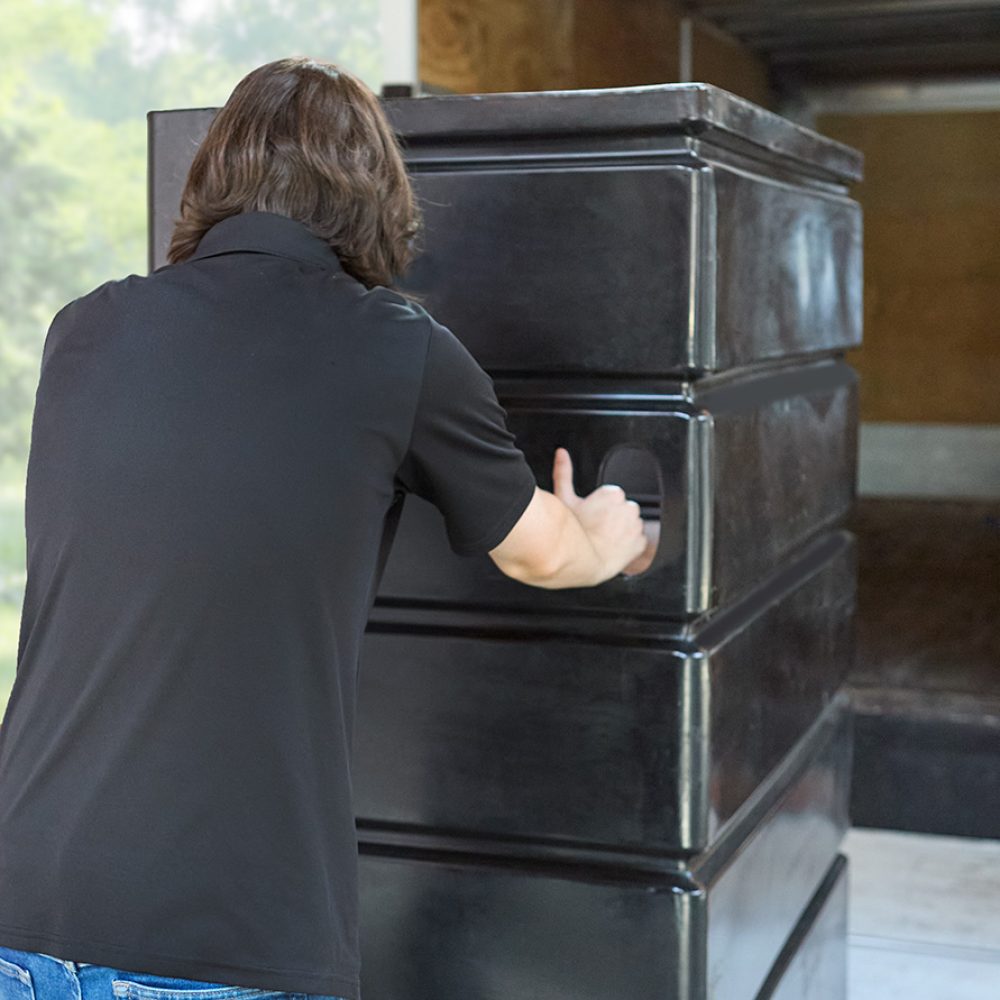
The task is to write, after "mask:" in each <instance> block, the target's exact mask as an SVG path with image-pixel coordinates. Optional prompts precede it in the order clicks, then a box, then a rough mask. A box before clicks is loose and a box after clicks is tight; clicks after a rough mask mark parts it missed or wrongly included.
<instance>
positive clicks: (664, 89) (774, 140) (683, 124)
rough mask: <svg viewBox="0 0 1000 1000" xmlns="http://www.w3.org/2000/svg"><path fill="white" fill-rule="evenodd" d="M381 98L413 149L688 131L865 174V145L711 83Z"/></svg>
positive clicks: (823, 169)
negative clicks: (841, 138)
mask: <svg viewBox="0 0 1000 1000" xmlns="http://www.w3.org/2000/svg"><path fill="white" fill-rule="evenodd" d="M382 103H383V107H384V108H385V110H386V114H387V115H388V117H389V120H390V121H391V123H392V125H393V128H394V129H395V130H396V132H397V133H398V134H399V135H400V137H401V138H403V139H404V140H405V141H406V144H407V145H408V146H410V147H414V148H415V149H419V148H420V147H421V146H428V145H430V146H436V147H441V146H446V145H449V144H451V143H452V142H455V143H461V142H465V143H468V142H469V141H474V140H476V139H483V140H485V139H491V140H494V141H495V140H500V139H503V138H504V137H509V138H516V137H526V136H531V135H537V136H539V137H543V136H544V137H546V138H547V139H550V140H551V139H556V140H558V139H559V138H561V137H567V138H568V137H572V136H577V137H584V136H599V135H605V136H607V135H608V134H618V135H620V136H625V135H628V134H630V133H631V134H638V133H645V134H647V135H650V134H652V135H656V134H661V135H671V134H673V135H676V134H686V135H690V136H695V137H699V138H700V139H702V140H703V141H705V142H708V143H713V142H714V143H716V144H719V145H723V146H728V147H730V148H733V149H738V150H743V151H744V152H747V153H750V154H751V155H757V156H760V155H761V153H762V151H763V152H764V153H765V154H766V155H767V156H769V158H771V159H773V160H777V161H782V162H784V164H785V165H787V166H792V167H793V168H794V167H795V166H798V167H799V169H800V170H801V169H803V168H805V169H806V172H809V173H820V174H823V175H828V176H830V177H831V178H833V179H836V180H837V181H840V182H847V181H858V180H860V179H861V177H862V164H863V154H862V153H861V151H860V150H857V149H854V148H853V147H852V146H848V145H845V144H844V143H842V142H838V141H837V140H835V139H831V138H829V137H828V136H825V135H822V134H821V133H819V132H817V131H815V130H814V129H810V128H807V127H806V126H804V125H800V124H798V123H797V122H793V121H791V120H790V119H788V118H785V117H783V116H782V115H779V114H777V113H776V112H774V111H770V110H768V109H767V108H763V107H761V106H760V105H758V104H754V103H753V102H752V101H748V100H746V98H743V97H739V96H738V95H736V94H733V93H730V92H729V91H728V90H723V89H722V88H721V87H716V86H714V85H713V84H709V83H662V84H649V85H646V86H639V87H609V88H601V89H589V90H586V89H584V90H534V91H516V92H506V93H487V94H427V95H420V96H417V97H387V98H384V99H383V102H382Z"/></svg>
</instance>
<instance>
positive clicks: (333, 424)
mask: <svg viewBox="0 0 1000 1000" xmlns="http://www.w3.org/2000/svg"><path fill="white" fill-rule="evenodd" d="M534 489H535V477H534V475H533V474H532V471H531V469H530V467H529V466H528V464H527V462H526V461H525V457H524V454H523V453H522V452H521V450H520V449H519V448H518V447H517V446H516V444H515V441H514V439H513V436H512V434H511V433H510V432H509V431H508V429H507V426H506V422H505V414H504V411H503V409H502V408H501V406H500V404H499V403H498V401H497V399H496V396H495V394H494V386H493V382H492V380H491V378H490V377H489V376H488V375H487V374H486V373H485V372H484V371H483V370H482V368H480V366H479V365H478V364H477V363H476V361H475V360H474V359H473V357H472V355H471V354H470V353H469V352H468V351H467V350H466V348H465V347H464V346H463V345H462V344H461V343H460V342H459V340H458V339H457V338H456V336H455V335H454V334H453V333H451V332H450V331H449V330H448V329H447V328H446V327H444V326H442V325H441V324H439V323H437V322H436V321H435V320H434V319H432V318H431V316H430V315H429V314H428V313H427V312H426V311H425V310H424V309H422V308H420V307H419V306H415V305H412V304H410V303H409V302H408V301H407V300H406V299H405V298H403V297H402V296H400V295H398V294H396V293H394V292H392V291H390V290H388V289H386V288H384V287H381V286H379V287H376V288H374V289H371V290H369V289H366V288H365V287H364V285H362V284H361V283H360V282H358V281H356V280H355V279H354V278H352V277H350V276H349V275H348V274H347V273H346V272H345V271H344V270H343V268H342V267H341V265H340V262H339V260H338V258H337V256H336V254H335V253H334V252H333V251H332V250H331V249H330V247H329V246H328V245H327V244H326V242H325V241H323V240H322V239H321V238H319V237H317V236H314V235H313V234H312V233H311V232H310V231H309V230H308V229H307V228H306V227H305V226H304V225H302V224H300V223H298V222H296V221H294V220H291V219H288V218H285V217H284V216H280V215H275V214H272V213H267V212H250V213H246V214H243V215H238V216H233V217H231V218H228V219H225V220H224V221H222V222H220V223H218V224H217V225H216V226H214V227H213V228H212V229H211V230H210V231H209V232H208V233H207V234H206V235H205V237H204V238H203V239H202V241H201V244H200V245H199V248H198V251H197V253H196V254H195V255H194V257H193V258H191V259H190V260H188V261H185V262H183V263H180V264H175V265H168V266H165V267H162V268H160V269H158V270H157V271H155V272H153V273H152V274H150V275H144V276H139V275H130V276H128V277H126V278H123V279H121V280H116V281H110V282H108V283H106V284H104V285H101V286H100V287H99V288H97V289H95V290H94V291H92V292H90V293H88V294H87V295H84V296H83V297H81V298H79V299H76V300H75V301H73V302H71V303H70V304H69V305H67V306H66V307H64V308H63V309H62V310H61V311H60V312H59V313H58V314H57V315H56V317H55V319H54V320H53V322H52V325H51V328H50V330H49V332H48V336H47V338H46V341H45V346H44V350H43V355H42V363H41V373H40V380H39V385H38V391H37V396H36V400H35V411H34V418H33V423H32V432H31V450H30V454H29V460H28V468H27V483H26V512H25V518H26V532H27V557H28V558H27V569H28V575H27V586H26V592H25V596H24V607H23V614H22V619H21V631H20V638H19V644H18V658H17V676H16V680H15V683H14V687H13V691H12V693H11V697H10V701H9V703H8V705H7V710H6V714H5V715H4V718H3V723H2V727H0V944H3V945H6V946H8V947H11V948H19V949H24V950H31V951H41V952H45V953H47V954H52V955H56V956H58V957H60V958H65V959H69V960H73V961H80V962H91V963H94V964H97V965H109V966H113V967H116V968H119V969H124V970H131V971H140V972H141V971H145V972H150V973H153V974H155V975H165V976H177V977H182V978H189V979H199V980H206V981H208V982H216V983H224V984H233V985H244V986H253V987H259V988H269V989H277V990H284V991H294V992H306V993H321V994H332V995H335V996H344V997H349V998H352V1000H356V998H358V997H359V996H360V987H359V969H360V955H359V934H358V930H359V928H358V909H359V906H358V898H357V897H358V880H357V837H356V828H355V824H354V814H353V808H352V799H351V775H350V763H351V755H352V739H353V727H354V715H355V705H356V685H357V670H358V662H359V647H360V643H361V639H362V636H363V633H364V629H365V624H366V620H367V616H368V612H369V610H370V607H371V603H372V601H373V599H374V594H375V590H376V588H377V585H378V577H379V574H380V572H381V563H382V561H383V560H384V557H385V555H386V552H387V549H386V548H385V547H384V546H383V545H382V542H383V539H384V538H388V537H389V534H388V527H389V526H391V524H392V523H393V518H394V516H395V515H396V514H398V510H399V502H400V501H401V499H402V498H403V497H404V496H405V494H406V493H407V492H411V491H412V492H415V493H417V494H419V495H420V496H422V497H424V498H426V499H428V500H430V501H431V502H432V503H434V504H436V505H437V506H438V507H439V509H440V510H441V512H442V514H443V515H444V519H445V523H446V525H447V530H448V537H449V541H450V544H451V546H452V548H453V549H454V551H455V552H456V553H458V554H460V555H467V556H477V557H479V558H485V556H483V555H482V554H483V553H485V552H487V551H488V550H489V549H491V548H493V547H494V546H496V545H497V544H499V543H500V542H501V541H502V540H503V538H504V537H505V536H506V534H507V533H508V531H509V530H510V528H511V527H512V526H513V525H514V524H515V522H516V521H517V520H518V518H519V517H520V515H521V513H522V512H523V511H524V509H525V507H526V506H527V505H528V502H529V500H530V499H531V496H532V494H533V492H534Z"/></svg>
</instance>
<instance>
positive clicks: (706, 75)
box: [691, 18, 775, 110]
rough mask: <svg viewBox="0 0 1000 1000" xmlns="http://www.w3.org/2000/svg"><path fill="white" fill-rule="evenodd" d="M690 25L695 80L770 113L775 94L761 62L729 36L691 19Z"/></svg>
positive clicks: (702, 22)
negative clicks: (720, 88) (750, 102)
mask: <svg viewBox="0 0 1000 1000" xmlns="http://www.w3.org/2000/svg"><path fill="white" fill-rule="evenodd" d="M691 23H692V32H691V43H692V44H691V50H692V75H693V76H694V78H695V79H696V80H700V81H703V82H704V83H712V84H714V85H715V86H716V87H722V89H723V90H728V91H730V92H731V93H733V94H739V96H740V97H745V98H746V99H747V100H748V101H753V102H754V104H759V105H760V106H761V107H762V108H771V109H772V110H773V109H774V107H775V98H774V93H773V91H772V90H771V86H770V83H769V81H768V75H767V68H766V66H765V64H764V63H763V61H762V60H761V59H760V58H759V57H758V56H757V55H756V54H755V53H753V52H751V51H750V50H749V49H747V48H746V46H745V45H743V44H742V43H741V42H740V41H738V40H737V39H735V38H733V36H732V35H730V34H728V33H726V32H724V31H721V30H720V29H718V28H716V27H715V26H714V25H712V24H709V23H708V22H707V21H703V20H701V19H699V18H692V19H691Z"/></svg>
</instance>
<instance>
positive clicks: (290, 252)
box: [188, 212, 342, 270]
mask: <svg viewBox="0 0 1000 1000" xmlns="http://www.w3.org/2000/svg"><path fill="white" fill-rule="evenodd" d="M241 250H244V251H245V250H250V251H255V252H257V253H269V254H275V255H277V256H279V257H290V258H292V259H293V260H299V261H304V262H305V263H307V264H316V265H318V266H320V267H328V268H330V269H331V270H342V265H341V263H340V258H339V257H338V256H337V253H336V251H335V250H334V249H333V247H331V246H330V244H329V243H327V241H326V240H324V239H323V238H322V237H321V236H317V235H316V234H315V233H313V232H312V230H310V229H309V228H308V227H307V226H306V225H305V224H304V223H302V222H299V221H298V220H297V219H291V218H289V217H288V216H287V215H278V214H277V213H275V212H241V213H239V214H238V215H230V216H227V217H226V218H225V219H222V221H221V222H217V223H216V224H215V225H214V226H212V227H211V229H209V230H207V231H206V232H205V234H204V236H202V238H201V240H200V241H199V243H198V247H197V249H196V250H195V252H194V253H193V254H192V255H191V256H190V257H189V258H188V259H189V260H201V259H202V258H204V257H215V256H217V255H219V254H224V253H239V252H240V251H241Z"/></svg>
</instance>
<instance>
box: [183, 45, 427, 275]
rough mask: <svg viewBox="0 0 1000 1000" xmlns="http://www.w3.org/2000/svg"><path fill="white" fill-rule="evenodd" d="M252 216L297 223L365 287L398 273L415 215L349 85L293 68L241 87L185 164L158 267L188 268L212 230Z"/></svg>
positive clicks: (394, 147)
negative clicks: (234, 217)
mask: <svg viewBox="0 0 1000 1000" xmlns="http://www.w3.org/2000/svg"><path fill="white" fill-rule="evenodd" d="M252 211H261V212H275V213H277V214H278V215H285V216H288V217H289V218H292V219H296V220H297V221H299V222H302V223H304V224H305V225H306V226H307V227H308V228H309V229H310V230H311V231H312V232H313V233H315V234H316V235H317V236H320V237H322V238H323V239H324V240H326V241H327V242H328V243H329V244H330V246H331V247H332V249H333V250H334V251H335V252H336V253H337V256H338V257H339V258H340V261H341V263H342V265H343V267H344V270H345V271H347V272H348V273H349V274H351V275H353V276H354V277H355V278H357V279H358V280H359V281H361V282H362V283H363V284H364V285H366V286H367V287H369V288H371V287H373V286H374V285H386V286H389V287H391V286H392V283H393V280H394V278H395V277H396V276H398V275H401V274H402V273H403V272H404V271H405V270H406V267H407V266H408V264H409V262H410V259H411V256H412V252H413V240H414V239H415V237H416V235H417V233H418V231H419V229H420V225H421V217H420V210H419V207H418V206H417V202H416V199H415V197H414V194H413V190H412V188H411V186H410V179H409V177H408V176H407V173H406V167H405V165H404V163H403V157H402V155H401V152H400V148H399V143H398V139H397V136H396V134H395V132H394V131H393V129H392V126H391V125H390V124H389V122H388V121H387V119H386V117H385V114H384V112H383V110H382V107H381V105H380V104H379V99H378V97H376V96H375V94H374V93H372V91H371V90H370V89H369V88H368V87H367V86H366V85H365V84H364V83H362V82H361V81H360V80H359V79H358V78H357V77H355V76H352V75H351V74H350V73H348V72H346V71H345V70H342V69H340V68H338V67H337V66H335V65H333V64H332V63H326V62H320V61H319V60H315V59H308V58H304V57H303V58H290V59H278V60H276V61H274V62H270V63H266V64H265V65H263V66H259V67H258V68H257V69H255V70H252V71H251V72H250V73H248V74H247V75H246V76H245V77H243V79H242V80H240V82H239V83H238V84H237V85H236V87H235V88H234V89H233V92H232V94H230V96H229V99H228V100H227V101H226V103H225V105H224V106H223V107H222V108H221V109H220V110H219V111H218V113H217V114H216V116H215V118H214V119H213V120H212V124H211V125H210V126H209V128H208V132H207V134H206V136H205V139H204V141H203V142H202V143H201V145H200V146H199V148H198V151H197V152H196V153H195V156H194V160H193V161H192V163H191V169H190V171H189V172H188V176H187V182H186V184H185V186H184V192H183V194H182V195H181V205H180V217H179V218H178V219H176V220H175V224H174V231H173V235H172V237H171V240H170V248H169V250H168V251H167V260H168V262H169V263H171V264H177V263H180V262H181V261H183V260H186V259H187V258H188V257H190V256H191V254H193V253H194V252H195V250H196V248H197V246H198V242H199V241H200V240H201V238H202V236H204V235H205V233H206V232H207V231H208V230H209V229H210V228H211V227H212V226H213V225H215V223H217V222H221V221H222V220H223V219H225V218H227V217H229V216H231V215H238V214H239V213H241V212H252Z"/></svg>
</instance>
